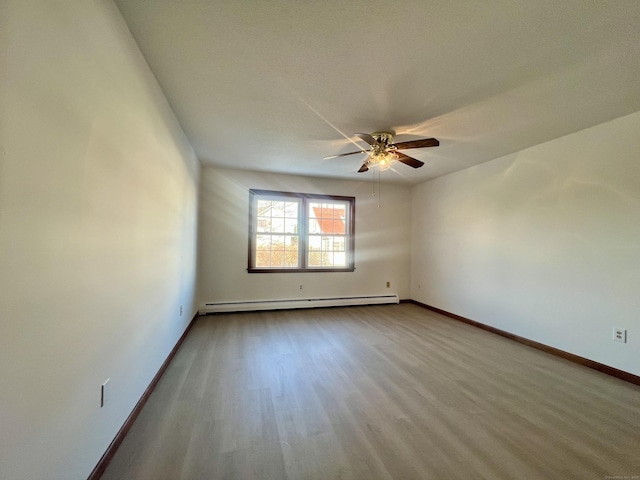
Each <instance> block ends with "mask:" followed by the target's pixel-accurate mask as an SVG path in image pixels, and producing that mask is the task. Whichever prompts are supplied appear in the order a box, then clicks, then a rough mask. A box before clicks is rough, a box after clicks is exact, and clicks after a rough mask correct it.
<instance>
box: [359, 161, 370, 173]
mask: <svg viewBox="0 0 640 480" xmlns="http://www.w3.org/2000/svg"><path fill="white" fill-rule="evenodd" d="M367 170H369V167H368V166H367V164H366V163H363V164H362V166H361V167H360V170H358V173H362V172H366V171H367Z"/></svg>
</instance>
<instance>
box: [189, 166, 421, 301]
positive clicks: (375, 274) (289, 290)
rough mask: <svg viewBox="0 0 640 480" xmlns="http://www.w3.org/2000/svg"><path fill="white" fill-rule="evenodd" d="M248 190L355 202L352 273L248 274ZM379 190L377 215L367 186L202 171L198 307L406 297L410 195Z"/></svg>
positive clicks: (392, 188)
mask: <svg viewBox="0 0 640 480" xmlns="http://www.w3.org/2000/svg"><path fill="white" fill-rule="evenodd" d="M365 178H367V179H369V176H367V177H365ZM251 188H258V189H266V190H279V191H289V192H302V193H323V194H329V195H345V196H353V197H356V217H355V221H356V224H355V228H356V237H355V266H356V270H355V272H334V273H332V272H329V273H251V274H249V273H247V252H248V229H249V227H248V221H249V210H248V208H249V189H251ZM381 189H382V192H381V196H380V208H378V198H377V197H375V198H374V197H372V195H371V193H372V184H371V183H370V182H368V181H344V180H342V181H341V180H328V179H321V178H312V177H298V176H290V175H277V174H264V173H254V172H247V171H240V170H226V169H219V168H211V167H208V168H204V169H203V170H202V183H201V197H200V223H199V225H200V226H199V229H200V234H199V248H200V251H199V266H198V270H199V281H198V285H199V295H198V298H199V303H200V304H204V303H207V302H226V301H246V300H270V299H271V300H274V299H275V300H288V299H295V298H309V297H313V298H318V297H332V296H336V295H339V296H342V295H380V294H393V293H395V294H397V295H398V296H399V297H400V298H408V294H409V251H410V232H411V227H410V220H411V207H410V204H411V189H410V187H407V186H401V185H388V184H383V185H382V187H381ZM387 281H389V282H391V288H386V285H385V282H387ZM300 284H302V285H303V290H300V289H299V285H300Z"/></svg>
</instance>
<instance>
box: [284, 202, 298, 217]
mask: <svg viewBox="0 0 640 480" xmlns="http://www.w3.org/2000/svg"><path fill="white" fill-rule="evenodd" d="M284 216H285V217H287V218H298V202H286V204H285V208H284Z"/></svg>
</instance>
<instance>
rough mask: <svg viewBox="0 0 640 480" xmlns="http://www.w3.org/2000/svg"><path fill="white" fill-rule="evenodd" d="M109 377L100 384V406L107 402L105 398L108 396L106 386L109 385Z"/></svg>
mask: <svg viewBox="0 0 640 480" xmlns="http://www.w3.org/2000/svg"><path fill="white" fill-rule="evenodd" d="M109 380H111V379H110V378H107V379H106V380H105V381H104V383H103V384H102V385H100V408H102V407H104V404H105V403H107V398H109V395H108V393H109V389H108V388H107V387H108V385H109Z"/></svg>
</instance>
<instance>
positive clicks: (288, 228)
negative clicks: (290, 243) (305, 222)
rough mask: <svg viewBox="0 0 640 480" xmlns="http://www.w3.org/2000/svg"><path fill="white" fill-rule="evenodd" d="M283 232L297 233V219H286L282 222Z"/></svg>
mask: <svg viewBox="0 0 640 480" xmlns="http://www.w3.org/2000/svg"><path fill="white" fill-rule="evenodd" d="M284 232H285V233H298V219H297V218H287V219H285V221H284Z"/></svg>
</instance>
